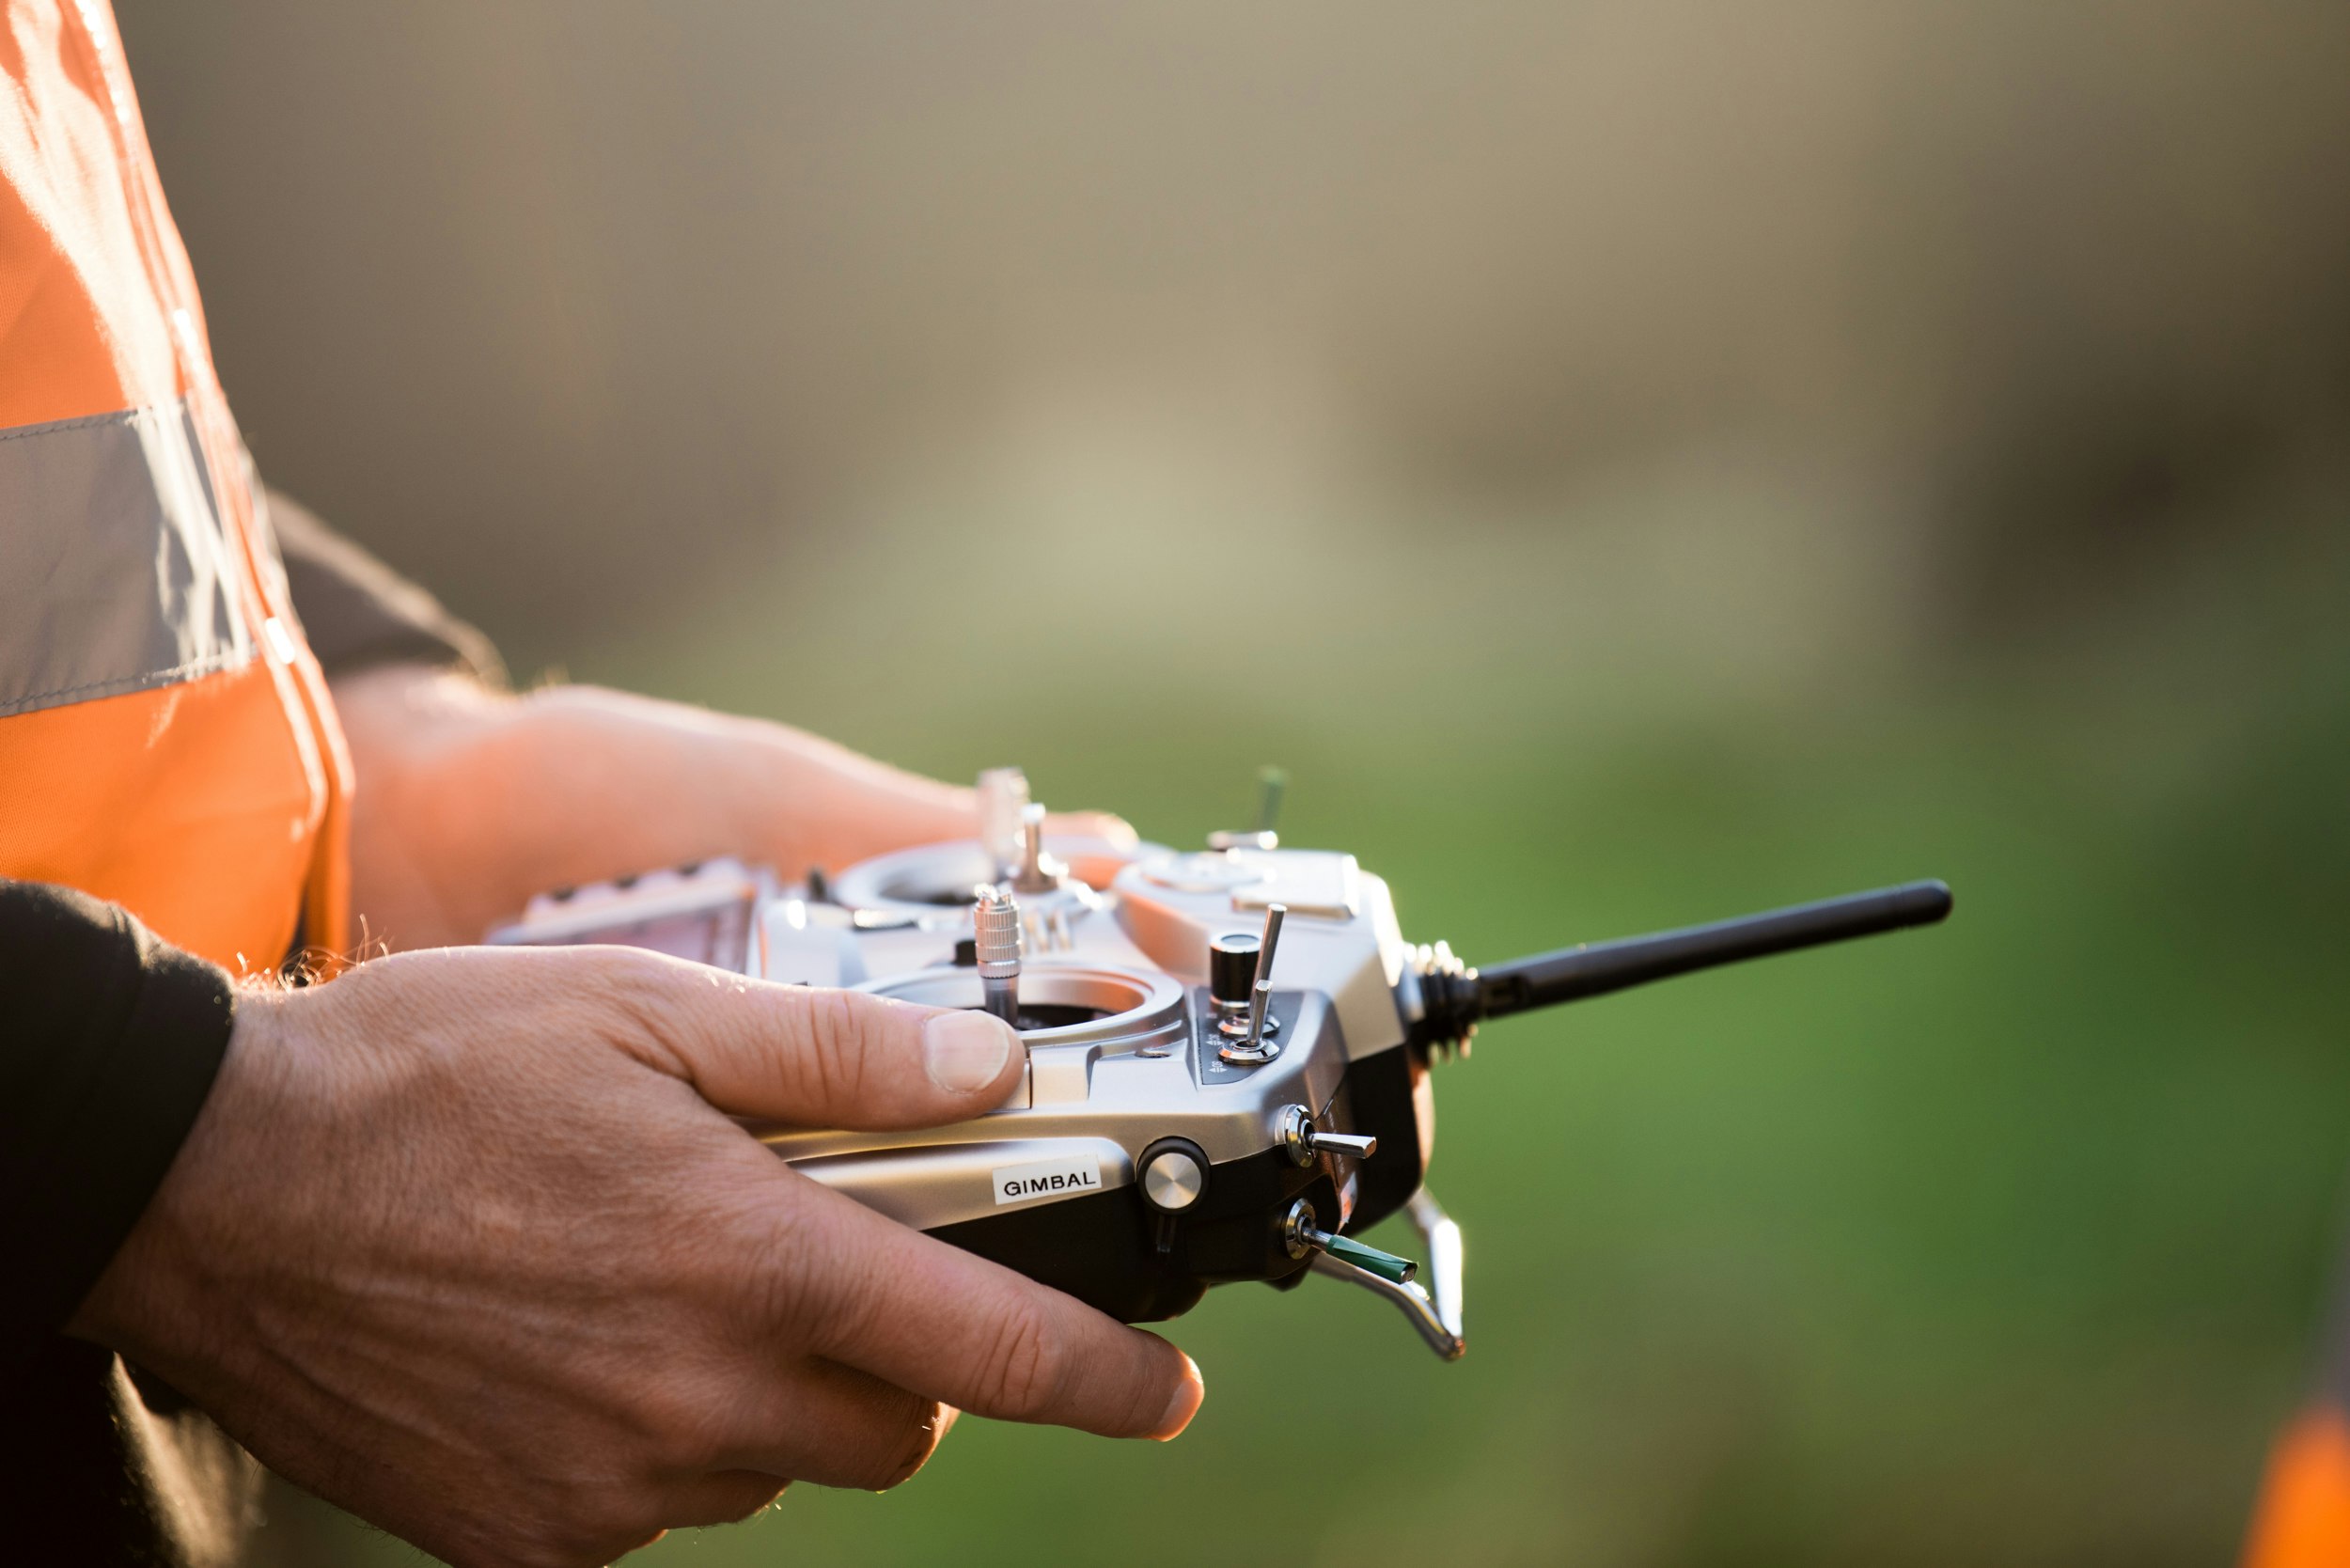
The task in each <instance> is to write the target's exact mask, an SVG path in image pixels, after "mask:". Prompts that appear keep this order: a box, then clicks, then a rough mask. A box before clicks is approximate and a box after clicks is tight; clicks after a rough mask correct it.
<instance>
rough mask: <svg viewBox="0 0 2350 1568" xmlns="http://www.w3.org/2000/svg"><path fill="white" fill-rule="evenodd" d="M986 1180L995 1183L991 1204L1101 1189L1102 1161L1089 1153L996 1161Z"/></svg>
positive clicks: (1022, 1201) (1024, 1201)
mask: <svg viewBox="0 0 2350 1568" xmlns="http://www.w3.org/2000/svg"><path fill="white" fill-rule="evenodd" d="M990 1180H992V1181H993V1182H994V1183H995V1206H996V1207H997V1208H999V1209H1000V1208H1002V1207H1003V1206H1004V1205H1005V1204H1007V1203H1026V1202H1028V1201H1030V1200H1033V1199H1038V1198H1067V1197H1070V1196H1072V1195H1073V1194H1076V1193H1081V1192H1100V1191H1101V1190H1102V1162H1101V1161H1099V1160H1097V1159H1095V1158H1094V1157H1092V1156H1091V1155H1089V1154H1080V1155H1078V1156H1076V1157H1075V1158H1073V1159H1058V1160H1036V1161H1032V1162H1031V1163H1029V1164H1027V1165H999V1166H997V1167H996V1168H995V1171H994V1172H993V1173H992V1175H991V1177H990Z"/></svg>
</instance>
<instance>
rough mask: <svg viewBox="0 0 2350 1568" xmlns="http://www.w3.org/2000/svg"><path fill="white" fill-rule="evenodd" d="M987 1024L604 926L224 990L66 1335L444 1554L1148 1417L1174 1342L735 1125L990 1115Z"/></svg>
mask: <svg viewBox="0 0 2350 1568" xmlns="http://www.w3.org/2000/svg"><path fill="white" fill-rule="evenodd" d="M1019 1071H1020V1052H1019V1049H1018V1042H1017V1040H1016V1038H1015V1037H1014V1036H1013V1035H1012V1034H1011V1032H1010V1031H1009V1030H1007V1029H1005V1028H1004V1027H1002V1026H1000V1025H998V1024H997V1023H995V1021H994V1020H992V1019H990V1018H987V1017H985V1016H984V1015H982V1014H979V1013H976V1012H954V1011H932V1010H929V1009H923V1008H916V1007H912V1006H909V1005H906V1004H904V1003H900V1002H893V1001H888V1000H885V999H883V998H880V997H874V996H862V995H856V994H853V993H846V992H829V991H810V990H805V989H800V988H795V987H784V986H774V985H767V984H763V983H760V982H759V981H754V980H741V979H738V978H735V977H732V976H727V975H722V974H719V973H717V972H715V971H713V970H710V969H706V968H702V967H699V966H697V965H693V964H682V963H678V962H675V961H673V960H669V959H666V958H661V957H658V956H655V955H652V954H647V953H637V952H632V951H627V950H624V949H610V948H574V949H462V950H456V951H448V952H432V953H418V954H411V955H405V956H399V957H393V958H388V959H384V960H382V961H380V962H377V963H373V964H364V965H362V966H360V967H359V968H357V969H354V970H352V972H351V973H349V974H347V975H345V976H344V977H343V978H341V979H339V980H335V981H333V982H332V983H330V984H326V985H322V986H317V987H313V988H310V989H307V990H301V991H294V992H290V993H282V994H269V993H257V994H253V995H249V996H246V997H245V998H244V999H243V1002H242V1003H241V1005H240V1009H239V1012H238V1021H237V1027H236V1034H235V1037H234V1039H233V1041H232V1043H231V1045H230V1048H229V1053H228V1057H227V1061H226V1063H225V1064H224V1066H223V1068H222V1072H221V1077H220V1080H219V1082H218V1084H217V1085H216V1086H215V1088H214V1089H213V1091H212V1095H211V1100H210V1101H209V1102H208V1103H207V1105H206V1106H205V1109H204V1112H203V1115H202V1117H201V1118H200V1119H199V1120H198V1121H197V1123H196V1128H195V1130H194V1132H193V1133H192V1134H191V1136H190V1137H189V1139H188V1141H187V1143H186V1145H185V1146H184V1147H183V1148H182V1150H181V1151H180V1156H179V1159H178V1161H177V1163H176V1164H175V1165H174V1166H173V1168H172V1170H171V1174H170V1175H169V1177H168V1178H167V1179H166V1180H165V1181H164V1184H163V1186H162V1187H161V1189H160V1190H159V1191H158V1192H157V1194H156V1196H155V1199H154V1201H153V1202H152V1204H151V1205H150V1206H149V1209H148V1211H147V1214H146V1215H145V1216H144V1217H143V1218H142V1219H141V1221H140V1222H139V1225H138V1227H137V1229H136V1230H135V1231H133V1234H132V1236H131V1239H130V1241H129V1242H128V1243H127V1244H126V1245H125V1246H124V1247H123V1248H122V1250H121V1252H120V1253H119V1254H118V1255H117V1257H116V1259H115V1261H114V1263H113V1265H112V1266H111V1267H110V1268H109V1269H108V1270H107V1272H106V1274H105V1276H104V1277H103V1278H102V1279H101V1281H100V1283H99V1285H98V1287H97V1289H96V1290H95V1291H93V1292H92V1293H91V1295H90V1297H89V1299H88V1300H87V1301H86V1303H85V1304H84V1306H83V1309H82V1312H81V1314H80V1316H79V1317H78V1318H77V1319H76V1321H75V1324H74V1325H73V1326H74V1331H75V1332H77V1333H79V1334H82V1335H84V1336H85V1337H87V1338H90V1339H95V1340H97V1341H101V1342H102V1343H105V1344H108V1345H112V1346H113V1347H115V1348H116V1349H118V1350H120V1351H122V1352H123V1353H124V1354H126V1355H128V1356H131V1357H132V1358H133V1360H135V1361H137V1362H139V1363H140V1364H142V1365H144V1366H147V1367H149V1368H151V1369H153V1370H154V1371H155V1372H159V1373H161V1374H162V1375H163V1376H164V1377H165V1378H166V1379H168V1380H169V1381H170V1382H171V1383H173V1384H174V1385H176V1386H177V1387H179V1388H181V1389H182V1390H184V1391H185V1392H186V1393H188V1394H190V1395H191V1396H193V1397H194V1398H195V1399H196V1401H197V1402H198V1403H200V1404H202V1405H203V1406H204V1407H205V1408H206V1409H207V1410H208V1411H210V1412H211V1414H212V1415H213V1416H214V1417H215V1419H218V1420H219V1421H220V1423H221V1424H222V1425H223V1426H224V1427H226V1428H227V1431H228V1432H229V1433H230V1434H231V1435H234V1436H235V1437H237V1438H238V1439H239V1440H240V1441H242V1442H243V1443H244V1444H245V1445H246V1446H247V1447H248V1448H250V1449H251V1450H253V1452H254V1453H255V1454H257V1455H258V1456H259V1457H260V1459H261V1460H262V1461H263V1462H264V1463H266V1464H268V1465H269V1466H271V1467H272V1468H274V1469H275V1470H277V1471H278V1472H279V1473H281V1474H283V1475H285V1476H287V1477H289V1478H290V1479H291V1480H293V1481H295V1482H298V1483H300V1484H302V1485H303V1486H305V1487H307V1488H309V1489H310V1490H312V1491H315V1492H316V1493H318V1494H319V1495H320V1496H321V1497H326V1498H329V1499H330V1500H332V1501H335V1502H337V1503H339V1504H341V1505H342V1506H343V1507H345V1508H348V1509H350V1510H352V1512H353V1513H357V1514H359V1515H360V1516H361V1517H362V1518H365V1519H368V1520H370V1521H372V1522H374V1523H376V1524H378V1525H381V1526H382V1527H384V1529H389V1530H391V1531H393V1532H394V1533H395V1534H398V1535H400V1536H403V1537H405V1538H406V1539H408V1540H410V1541H413V1542H415V1544H418V1545H420V1546H422V1547H424V1548H425V1549H426V1550H427V1551H430V1552H432V1553H434V1554H436V1555H438V1556H440V1557H442V1558H445V1559H446V1560H449V1561H450V1562H452V1563H456V1564H460V1565H462V1568H474V1565H509V1564H514V1565H519V1564H541V1563H543V1564H581V1565H585V1564H594V1563H602V1562H604V1561H606V1560H609V1559H610V1558H612V1557H614V1556H617V1555H619V1553H621V1552H623V1551H626V1550H628V1549H630V1548H632V1547H634V1546H636V1545H639V1544H643V1543H645V1542H646V1541H648V1540H649V1539H650V1538H652V1537H653V1536H655V1535H657V1534H658V1533H659V1532H660V1531H662V1530H663V1529H666V1528H668V1527H671V1526H679V1525H698V1524H710V1523H715V1522H718V1521H722V1520H729V1519H736V1518H741V1517H743V1516H744V1515H745V1514H748V1513H752V1512H754V1511H756V1510H757V1509H759V1508H760V1507H761V1506H763V1505H764V1504H765V1503H767V1502H768V1501H769V1500H770V1499H772V1498H773V1497H775V1496H776V1493H777V1492H779V1491H780V1490H781V1489H782V1488H783V1486H784V1485H785V1483H786V1482H788V1481H790V1480H794V1479H804V1480H807V1481H812V1482H820V1483H823V1484H826V1485H837V1486H859V1487H884V1486H890V1485H894V1484H896V1483H897V1482H901V1481H903V1480H904V1479H905V1478H906V1477H907V1476H909V1475H911V1474H913V1473H914V1471H915V1470H916V1469H917V1468H919V1467H920V1466H921V1464H922V1462H923V1461H924V1459H926V1458H927V1457H928V1456H929V1454H930V1452H931V1450H932V1448H933V1447H934V1446H935V1445H936V1443H937V1442H938V1440H939V1437H940V1435H942V1434H943V1433H944V1431H945V1430H946V1427H947V1425H948V1422H949V1421H950V1420H951V1419H952V1418H953V1410H954V1408H955V1407H960V1408H962V1409H965V1410H972V1411H976V1412H979V1413H980V1414H983V1415H988V1416H995V1417H1000V1418H1003V1419H1011V1420H1024V1421H1046V1422H1054V1423H1058V1424H1061V1425H1066V1426H1073V1427H1077V1428H1081V1429H1083V1430H1085V1431H1088V1432H1094V1433H1100V1434H1103V1435H1109V1436H1121V1437H1159V1438H1166V1437H1170V1436H1172V1435H1175V1434H1176V1433H1178V1432H1180V1431H1182V1430H1183V1426H1184V1424H1185V1423H1186V1422H1187V1421H1188V1420H1189V1419H1191V1416H1192V1413H1193V1411H1195V1410H1196V1409H1197V1408H1198V1407H1199V1399H1200V1384H1199V1372H1198V1370H1197V1369H1196V1368H1195V1367H1193V1366H1192V1364H1191V1362H1190V1360H1189V1358H1188V1357H1186V1356H1183V1354H1182V1353H1181V1352H1179V1351H1177V1350H1176V1349H1174V1347H1172V1346H1171V1345H1168V1344H1167V1342H1166V1341H1162V1340H1159V1339H1157V1338H1155V1337H1153V1336H1152V1335H1148V1334H1144V1333H1141V1332H1138V1331H1136V1330H1135V1329H1131V1328H1127V1327H1124V1326H1122V1325H1119V1324H1116V1323H1113V1322H1112V1321H1110V1320H1109V1319H1108V1318H1106V1317H1104V1316H1102V1315H1101V1314H1099V1313H1097V1312H1095V1311H1093V1310H1092V1309H1089V1308H1087V1307H1084V1306H1082V1305H1080V1304H1079V1303H1077V1302H1075V1301H1073V1300H1072V1299H1070V1298H1069V1297H1067V1296H1064V1295H1061V1294H1058V1293H1056V1292H1053V1291H1049V1290H1046V1289H1044V1288H1043V1287H1042V1286H1040V1285H1037V1284H1035V1283H1033V1282H1032V1281H1030V1280H1027V1279H1025V1278H1021V1277H1020V1276H1018V1275H1016V1274H1013V1273H1011V1271H1009V1270H1006V1269H1002V1268H999V1267H997V1266H995V1264H993V1263H990V1262H984V1261H982V1260H980V1259H979V1258H975V1257H973V1256H971V1255H969V1254H967V1253H964V1252H962V1251H959V1250H957V1249H956V1248H954V1247H948V1246H947V1245H945V1244H944V1243H940V1242H936V1241H932V1240H931V1239H930V1238H928V1237H926V1236H923V1235H921V1234H919V1233H918V1232H917V1231H910V1230H907V1229H904V1228H903V1227H901V1226H899V1225H896V1224H893V1223H891V1222H890V1221H888V1220H885V1219H883V1218H882V1217H880V1216H879V1215H874V1214H872V1213H870V1211H868V1210H866V1209H863V1208H861V1207H859V1206H858V1205H857V1204H855V1203H854V1202H852V1201H850V1200H847V1199H845V1198H842V1197H839V1196H838V1195H837V1194H834V1193H832V1192H830V1191H828V1190H826V1189H825V1188H823V1186H821V1185H819V1184H816V1183H813V1182H810V1181H808V1180H807V1179H805V1178H803V1177H801V1176H799V1175H797V1174H795V1173H794V1172H792V1171H791V1169H790V1168H787V1167H786V1166H784V1165H783V1164H782V1163H781V1162H780V1161H778V1160H777V1159H776V1157H775V1156H774V1155H773V1154H771V1153H769V1152H767V1151H766V1149H764V1148H763V1147H762V1146H761V1145H760V1143H759V1142H758V1141H757V1140H756V1139H754V1138H753V1137H750V1136H749V1135H748V1134H747V1133H745V1132H744V1131H743V1129H742V1128H741V1127H740V1126H738V1125H737V1124H736V1123H735V1122H734V1121H730V1120H729V1115H740V1116H745V1117H760V1118H769V1119H776V1120H781V1121H791V1122H796V1123H804V1124H808V1125H817V1126H826V1127H869V1128H870V1127H916V1126H923V1125H929V1124H936V1123H941V1122H947V1121H959V1120H962V1119H964V1118H967V1117H970V1116H973V1115H976V1114H979V1113H980V1112H982V1111H984V1110H986V1109H987V1108H989V1107H991V1106H993V1105H998V1104H1000V1103H1001V1102H1002V1101H1003V1099H1004V1098H1005V1096H1006V1095H1007V1094H1008V1093H1009V1092H1011V1090H1012V1088H1013V1086H1014V1085H1015V1084H1016V1083H1017V1081H1018V1077H1019Z"/></svg>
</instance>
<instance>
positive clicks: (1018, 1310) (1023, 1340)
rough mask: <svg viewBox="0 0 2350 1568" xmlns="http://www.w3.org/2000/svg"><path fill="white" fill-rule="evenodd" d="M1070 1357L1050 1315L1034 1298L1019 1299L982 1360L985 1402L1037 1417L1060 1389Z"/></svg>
mask: <svg viewBox="0 0 2350 1568" xmlns="http://www.w3.org/2000/svg"><path fill="white" fill-rule="evenodd" d="M1065 1359H1066V1357H1065V1353H1064V1352H1063V1351H1062V1349H1061V1347H1060V1345H1059V1343H1058V1341H1056V1340H1055V1339H1054V1338H1053V1334H1052V1331H1051V1330H1050V1328H1048V1327H1047V1326H1046V1324H1045V1321H1044V1314H1043V1313H1042V1312H1041V1311H1039V1310H1038V1309H1037V1308H1036V1307H1035V1306H1034V1305H1032V1304H1031V1303H1028V1302H1026V1301H1017V1302H1014V1303H1012V1304H1011V1306H1010V1307H1008V1308H1006V1309H1004V1312H1003V1314H1002V1316H1001V1317H1000V1318H998V1319H997V1321H996V1324H995V1334H994V1337H993V1340H992V1341H991V1342H990V1344H989V1346H988V1349H987V1354H986V1356H985V1357H984V1359H983V1360H982V1361H981V1363H980V1371H979V1395H980V1398H981V1401H982V1402H983V1403H984V1405H985V1407H986V1408H987V1409H989V1410H991V1411H993V1412H994V1413H995V1414H997V1415H999V1416H1002V1417H1004V1418H1005V1419H1010V1420H1015V1421H1025V1420H1033V1419H1036V1418H1037V1417H1038V1416H1039V1415H1041V1414H1042V1413H1043V1412H1044V1411H1045V1410H1046V1409H1048V1408H1050V1406H1051V1405H1052V1403H1053V1401H1054V1397H1055V1396H1056V1395H1057V1394H1058V1392H1059V1391H1060V1383H1061V1376H1062V1371H1063V1365H1064V1362H1065Z"/></svg>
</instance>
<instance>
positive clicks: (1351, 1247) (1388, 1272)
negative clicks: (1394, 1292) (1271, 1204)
mask: <svg viewBox="0 0 2350 1568" xmlns="http://www.w3.org/2000/svg"><path fill="white" fill-rule="evenodd" d="M1281 1240H1282V1242H1283V1244H1284V1245H1285V1246H1287V1247H1288V1248H1289V1254H1290V1256H1291V1257H1293V1258H1303V1257H1307V1256H1308V1255H1309V1254H1312V1253H1316V1252H1319V1253H1322V1254H1324V1255H1325V1256H1327V1257H1332V1258H1336V1259H1337V1260H1339V1262H1342V1263H1347V1264H1351V1265H1352V1266H1354V1267H1355V1268H1358V1269H1361V1270H1362V1271H1363V1272H1364V1273H1366V1274H1374V1275H1377V1276H1378V1277H1379V1278H1382V1279H1385V1280H1387V1282H1388V1283H1389V1284H1394V1285H1408V1284H1410V1283H1411V1282H1412V1276H1414V1275H1415V1274H1418V1272H1419V1265H1418V1263H1416V1262H1412V1260H1411V1259H1409V1258H1399V1257H1397V1256H1396V1255H1395V1254H1394V1253H1392V1252H1382V1251H1380V1250H1379V1249H1378V1248H1377V1247H1365V1246H1364V1245H1363V1244H1362V1243H1361V1242H1358V1241H1356V1240H1355V1238H1354V1237H1352V1236H1341V1235H1337V1234H1335V1233H1333V1232H1331V1231H1324V1230H1323V1229H1322V1228H1321V1227H1320V1226H1318V1225H1316V1224H1315V1223H1314V1206H1313V1205H1312V1204H1311V1203H1308V1202H1307V1201H1306V1200H1304V1199H1302V1198H1301V1199H1299V1200H1297V1201H1296V1202H1294V1203H1292V1204H1291V1205H1290V1212H1289V1214H1288V1215H1287V1216H1285V1217H1284V1218H1283V1219H1282V1221H1281Z"/></svg>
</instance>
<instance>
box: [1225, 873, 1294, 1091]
mask: <svg viewBox="0 0 2350 1568" xmlns="http://www.w3.org/2000/svg"><path fill="white" fill-rule="evenodd" d="M1288 916H1289V906H1288V905H1287V904H1279V903H1269V904H1266V905H1265V908H1264V935H1263V936H1261V937H1260V938H1259V939H1258V944H1257V979H1256V981H1255V983H1254V984H1252V985H1251V986H1249V988H1248V1034H1247V1036H1246V1038H1245V1039H1243V1040H1239V1041H1232V1042H1227V1043H1225V1044H1223V1045H1221V1046H1218V1047H1217V1048H1216V1053H1215V1054H1216V1055H1217V1056H1219V1057H1221V1058H1224V1059H1225V1060H1226V1061H1231V1062H1240V1063H1243V1064H1246V1065H1252V1066H1253V1065H1255V1064H1256V1063H1259V1062H1267V1061H1271V1060H1272V1059H1273V1058H1275V1057H1277V1056H1279V1055H1280V1054H1281V1044H1280V1042H1278V1041H1276V1040H1267V1039H1266V1038H1265V1036H1266V1035H1267V1034H1268V1033H1271V1032H1274V1031H1273V1030H1271V1029H1268V1028H1267V1027H1266V1020H1267V1019H1269V1018H1270V1017H1271V1016H1272V1012H1273V954H1274V950H1275V949H1277V948H1278V947H1279V946H1280V945H1281V922H1282V920H1284V919H1285V918H1287V917H1288Z"/></svg>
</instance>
